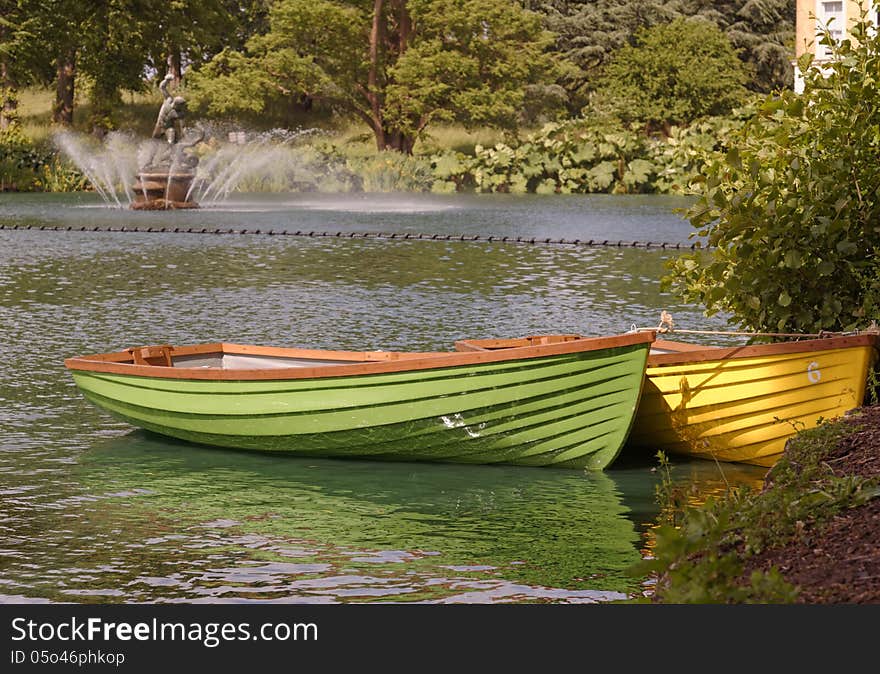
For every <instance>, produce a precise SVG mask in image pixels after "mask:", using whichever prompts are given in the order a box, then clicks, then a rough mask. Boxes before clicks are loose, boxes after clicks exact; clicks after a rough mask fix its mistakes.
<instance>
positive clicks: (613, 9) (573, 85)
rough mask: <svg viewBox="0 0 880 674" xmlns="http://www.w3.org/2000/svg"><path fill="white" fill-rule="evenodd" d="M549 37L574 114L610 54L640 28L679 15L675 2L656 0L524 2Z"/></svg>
mask: <svg viewBox="0 0 880 674" xmlns="http://www.w3.org/2000/svg"><path fill="white" fill-rule="evenodd" d="M526 6H527V7H528V8H529V9H532V10H534V11H536V12H539V13H540V14H541V15H542V16H543V17H544V22H545V26H546V27H547V29H548V30H550V31H551V32H552V33H553V34H554V35H555V45H554V49H555V51H557V52H558V53H559V54H560V55H561V56H563V57H564V59H565V60H566V62H568V63H570V64H572V66H573V67H572V68H569V69H566V71H565V72H564V73H563V77H562V84H563V86H564V87H565V89H566V90H567V91H568V93H569V96H570V100H571V107H572V110H580V109H581V108H582V107H583V106H584V105H585V104H586V103H587V101H588V99H589V93H590V92H591V91H592V90H593V89H594V88H595V80H596V78H597V77H598V76H599V75H600V74H601V72H602V67H603V66H604V65H605V64H606V63H607V62H608V60H609V58H610V56H611V54H612V53H614V51H615V50H617V49H619V48H621V47H623V46H625V45H628V44H632V43H633V41H634V39H635V37H634V36H635V34H636V33H637V32H638V31H639V30H640V29H643V28H649V27H651V26H655V25H657V24H659V23H668V22H669V21H672V20H673V19H674V18H676V17H678V16H679V13H678V11H677V10H676V8H675V3H669V2H662V1H661V0H528V2H526Z"/></svg>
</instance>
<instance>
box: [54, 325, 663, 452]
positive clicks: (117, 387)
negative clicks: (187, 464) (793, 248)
mask: <svg viewBox="0 0 880 674" xmlns="http://www.w3.org/2000/svg"><path fill="white" fill-rule="evenodd" d="M652 340H653V333H644V334H629V335H616V336H611V337H583V336H580V335H541V336H534V337H526V338H522V339H509V340H469V341H461V342H458V343H457V344H456V346H457V348H458V351H449V352H436V353H420V352H352V351H321V350H309V349H282V348H272V347H260V346H245V345H236V344H206V345H196V346H169V345H163V346H154V347H142V348H135V349H128V350H127V351H121V352H118V353H106V354H98V355H93V356H83V357H79V358H70V359H68V360H66V361H65V365H66V366H67V367H68V368H69V369H70V370H71V372H72V375H73V378H74V380H75V381H76V384H77V385H78V386H79V388H80V389H81V391H82V392H83V394H84V395H85V396H86V397H87V398H88V399H89V400H90V401H92V402H93V403H95V404H96V405H98V406H99V407H102V408H104V409H106V410H108V411H110V412H111V413H113V414H115V415H116V416H119V417H121V418H122V419H124V420H126V421H128V422H129V423H131V424H134V425H135V426H138V427H141V428H145V429H147V430H150V431H154V432H156V433H160V434H163V435H166V436H170V437H174V438H178V439H182V440H188V441H191V442H197V443H200V444H205V445H213V446H219V447H231V448H237V449H257V450H265V451H277V452H286V453H290V454H296V455H301V456H333V457H357V458H379V459H392V460H398V461H413V460H422V461H446V462H456V463H510V464H518V465H527V466H558V467H566V468H593V469H602V468H605V467H606V466H608V465H609V464H610V463H611V462H612V461H613V460H614V459H615V458H616V457H617V455H618V453H619V451H620V449H621V447H622V445H623V443H624V441H625V440H626V437H627V434H628V433H629V430H630V427H631V425H632V420H633V416H634V414H635V409H636V406H637V405H638V401H639V393H640V391H641V387H642V381H643V379H644V367H645V360H646V358H647V354H648V349H649V346H650V343H651V341H652Z"/></svg>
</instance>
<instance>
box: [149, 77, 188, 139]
mask: <svg viewBox="0 0 880 674" xmlns="http://www.w3.org/2000/svg"><path fill="white" fill-rule="evenodd" d="M173 79H174V75H172V74H171V73H168V74H167V75H165V79H163V80H162V81H161V82H160V83H159V90H160V91H161V92H162V96H163V98H164V99H165V100H164V101H163V102H162V107H161V108H159V118H158V119H157V120H156V126H154V127H153V138H161V137H162V136H165V140H167V141H168V142H169V143H171V144H172V145H173V144H174V143H177V142H179V141H180V140H181V138H182V136H183V125H182V120H183V118H184V117H186V101H185V100H184V99H183V96H174V97H172V96H171V94H170V93H168V85H169V84H170V83H171V82H172V80H173Z"/></svg>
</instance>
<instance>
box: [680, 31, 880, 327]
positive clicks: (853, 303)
mask: <svg viewBox="0 0 880 674" xmlns="http://www.w3.org/2000/svg"><path fill="white" fill-rule="evenodd" d="M852 35H853V38H854V39H853V40H852V41H850V40H845V41H843V42H842V44H840V45H839V46H837V47H834V59H833V60H832V62H831V63H830V64H829V65H828V66H826V72H827V77H823V73H822V71H820V70H819V69H818V68H810V63H811V57H810V56H809V55H807V56H806V57H804V59H803V60H802V61H801V62H800V63H799V66H800V67H801V69H802V71H803V72H804V73H805V74H806V76H805V88H804V93H803V95H802V96H798V95H796V94H794V92H792V91H784V92H782V93H781V94H780V95H778V96H770V97H768V98H767V99H766V100H765V101H764V103H763V104H762V105H761V107H760V109H759V110H758V113H757V114H756V115H755V116H754V118H753V119H752V120H750V122H749V123H747V124H746V125H745V126H744V127H743V129H742V130H741V131H740V132H739V133H738V134H734V136H733V141H732V142H731V145H730V147H729V149H728V150H727V151H726V152H725V153H723V154H721V155H718V156H713V157H709V158H708V162H707V166H706V169H705V177H704V178H703V179H702V180H701V181H700V182H699V183H697V184H696V185H695V187H696V189H697V194H698V200H697V202H696V203H695V205H694V206H693V207H692V208H691V209H690V210H689V211H688V213H687V217H688V219H689V220H690V222H691V223H692V225H693V226H694V227H695V228H696V229H697V230H698V232H699V234H700V235H702V236H705V237H706V238H707V242H708V244H709V245H710V246H712V248H711V250H709V251H706V252H704V253H701V254H695V255H687V256H684V257H682V258H680V259H678V260H675V261H674V262H673V264H672V265H671V272H672V273H671V274H670V276H668V277H667V278H666V279H665V284H666V285H667V286H669V287H672V288H673V289H675V290H676V291H677V292H678V293H679V294H680V295H681V296H682V297H684V298H685V299H687V300H689V301H699V302H702V303H703V304H704V305H705V307H706V312H707V313H708V314H710V315H711V314H715V313H718V312H725V313H728V314H729V315H730V321H731V322H732V323H735V324H740V325H742V326H743V327H745V328H747V329H754V330H762V331H766V330H770V331H776V330H779V331H807V332H817V331H819V330H849V329H853V328H856V327H859V326H862V327H864V325H865V324H866V322H867V321H868V320H871V319H877V318H878V315H880V263H878V259H880V257H878V254H880V224H878V223H880V188H878V186H880V162H878V161H877V157H878V155H880V132H878V129H880V79H878V77H877V73H878V72H880V38H878V35H877V32H876V29H875V28H874V27H873V25H872V24H871V23H870V22H867V21H866V20H865V17H864V16H863V17H862V20H861V22H860V23H859V24H858V25H857V26H855V28H854V29H853V31H852ZM822 42H823V43H824V44H826V45H828V46H832V44H833V43H832V41H831V40H830V37H829V36H828V35H826V36H825V37H824V38H823V40H822Z"/></svg>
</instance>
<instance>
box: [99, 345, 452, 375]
mask: <svg viewBox="0 0 880 674" xmlns="http://www.w3.org/2000/svg"><path fill="white" fill-rule="evenodd" d="M446 353H452V352H436V353H435V352H397V351H324V350H317V349H285V348H278V347H263V346H251V345H242V344H227V343H218V344H199V345H194V346H172V345H170V344H161V345H156V346H142V347H134V348H130V349H127V350H125V351H119V352H116V353H108V354H100V355H96V356H88V357H87V359H88V360H101V361H105V362H112V363H128V364H134V365H153V366H158V367H174V368H212V369H220V370H265V369H279V370H281V369H289V368H297V367H302V368H306V367H324V366H330V365H353V364H355V363H381V362H387V361H395V360H406V359H415V358H425V357H426V356H436V355H444V354H446Z"/></svg>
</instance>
